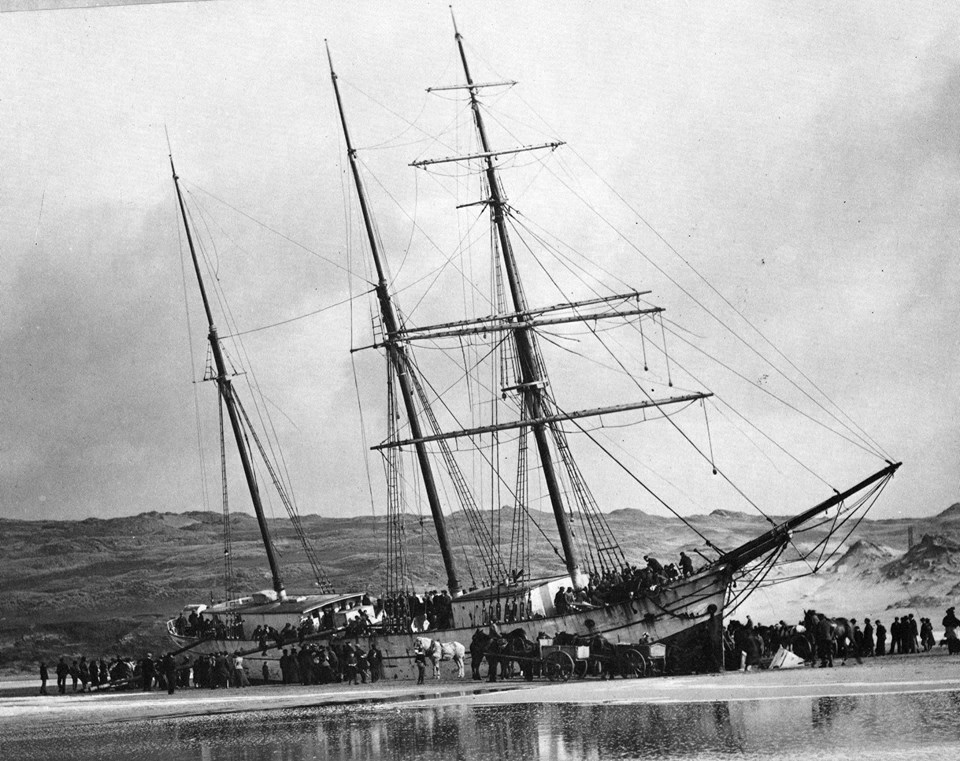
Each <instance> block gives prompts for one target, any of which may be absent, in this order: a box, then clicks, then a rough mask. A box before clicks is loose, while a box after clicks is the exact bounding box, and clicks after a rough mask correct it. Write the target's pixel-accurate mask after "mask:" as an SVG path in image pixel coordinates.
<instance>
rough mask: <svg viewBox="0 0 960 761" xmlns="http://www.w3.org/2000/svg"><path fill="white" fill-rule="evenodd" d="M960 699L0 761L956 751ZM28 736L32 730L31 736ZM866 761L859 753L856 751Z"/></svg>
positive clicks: (289, 734) (714, 708)
mask: <svg viewBox="0 0 960 761" xmlns="http://www.w3.org/2000/svg"><path fill="white" fill-rule="evenodd" d="M958 708H960V693H956V692H942V693H923V694H914V695H906V694H885V695H872V696H857V697H849V696H848V697H839V698H830V697H821V698H814V699H809V698H797V699H777V698H771V699H768V700H751V701H737V702H715V703H665V704H640V705H622V704H617V705H602V704H600V705H598V704H591V705H575V704H520V705H503V706H477V707H471V706H449V705H448V706H440V707H425V708H420V709H411V708H395V707H391V706H389V705H381V706H362V707H348V706H338V707H335V708H331V707H326V708H310V709H293V710H283V711H261V712H253V713H239V714H229V715H218V716H205V717H190V718H181V719H163V720H153V721H131V722H123V723H115V724H109V725H104V724H100V725H75V726H69V727H66V726H65V727H63V728H62V729H61V730H60V731H61V732H62V734H61V735H60V736H59V737H55V736H51V733H50V732H49V727H48V728H47V729H46V730H44V733H43V736H40V735H39V734H37V735H33V734H31V730H30V729H29V728H24V730H23V731H22V732H17V733H16V735H15V736H11V734H10V733H9V732H8V733H6V736H3V735H0V756H2V757H3V758H11V759H13V758H23V759H57V758H101V759H111V760H112V759H127V758H131V757H140V758H151V759H171V761H172V759H176V760H177V761H184V760H185V759H202V760H203V761H224V760H225V759H236V758H242V759H245V760H247V761H261V759H262V760H263V761H266V759H271V761H276V760H277V759H280V760H281V761H307V760H308V759H321V760H322V759H341V758H351V759H370V760H373V759H376V760H377V761H380V760H381V759H382V760H384V761H389V760H393V759H409V758H418V759H424V760H425V761H432V760H433V759H438V760H439V759H451V758H463V759H496V760H497V761H504V760H509V759H525V760H526V759H603V758H662V757H671V758H688V757H689V758H695V757H699V756H702V755H704V754H707V755H717V754H722V755H750V756H754V757H763V758H773V759H777V758H787V757H794V756H796V755H798V754H804V755H805V754H809V753H816V752H818V751H820V750H822V751H824V752H828V753H830V752H832V753H837V752H839V751H841V750H849V751H850V752H851V753H860V754H866V755H869V751H870V750H871V749H875V750H878V751H879V750H881V749H882V750H886V751H889V750H891V749H896V748H904V749H906V748H912V749H914V751H913V752H911V757H914V756H915V755H916V752H915V751H916V749H918V748H925V749H926V750H927V751H932V752H941V751H943V752H947V750H946V749H947V748H950V749H955V748H956V746H957V737H958V735H957V733H956V731H955V729H954V727H955V723H956V716H957V715H958ZM34 731H36V730H34ZM864 757H866V756H864Z"/></svg>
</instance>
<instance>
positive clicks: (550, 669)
mask: <svg viewBox="0 0 960 761" xmlns="http://www.w3.org/2000/svg"><path fill="white" fill-rule="evenodd" d="M641 647H642V646H634V645H613V644H609V645H608V646H606V647H592V646H591V645H582V644H571V645H567V644H564V645H557V644H554V643H553V640H540V665H541V671H542V673H543V674H545V675H546V677H547V678H548V679H549V680H550V681H551V682H566V681H567V680H568V679H570V677H572V676H576V677H579V678H583V677H585V676H588V675H591V676H602V677H604V678H605V677H608V676H609V677H610V678H613V677H615V676H622V677H642V676H647V675H648V674H649V673H650V670H649V669H650V662H651V661H650V658H649V657H644V655H643V653H642V652H641V651H640V649H639V648H641ZM659 647H663V646H662V645H660V646H659ZM665 651H666V649H665V648H664V653H665ZM654 657H657V656H656V655H655V656H654ZM660 672H661V673H662V668H661V669H660Z"/></svg>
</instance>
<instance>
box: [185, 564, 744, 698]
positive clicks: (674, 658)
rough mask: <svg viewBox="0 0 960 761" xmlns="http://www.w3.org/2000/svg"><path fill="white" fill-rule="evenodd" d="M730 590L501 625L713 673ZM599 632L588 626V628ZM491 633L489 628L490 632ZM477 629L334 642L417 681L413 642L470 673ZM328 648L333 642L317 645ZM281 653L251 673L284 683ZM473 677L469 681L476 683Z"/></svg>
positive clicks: (725, 577)
mask: <svg viewBox="0 0 960 761" xmlns="http://www.w3.org/2000/svg"><path fill="white" fill-rule="evenodd" d="M729 583H730V574H729V572H728V570H727V568H726V567H723V566H712V567H710V568H708V569H704V570H703V571H701V572H700V573H697V574H694V575H693V576H690V577H689V578H686V579H680V580H677V581H675V582H674V583H673V584H671V585H670V586H668V587H665V588H663V589H660V590H658V591H657V593H656V594H653V595H651V596H648V597H640V598H637V599H634V600H631V601H629V602H625V603H620V604H616V605H611V606H608V607H604V608H593V609H589V610H582V611H577V612H575V613H569V614H567V615H564V616H552V617H547V618H537V619H532V620H527V621H517V622H510V623H506V622H501V623H499V624H497V626H498V627H499V629H500V631H501V633H504V634H506V633H508V632H511V631H514V630H516V629H521V630H522V631H523V632H524V635H525V636H526V637H527V639H530V640H535V639H537V637H538V635H541V634H545V635H547V636H548V637H553V636H555V635H556V634H558V633H560V632H567V633H569V634H578V635H587V634H591V633H592V634H595V635H601V636H603V637H605V638H606V639H607V640H608V641H610V642H613V643H620V644H638V643H640V642H645V641H648V642H661V643H665V644H666V645H667V647H668V658H669V659H670V665H671V669H672V670H673V671H685V672H686V671H710V670H714V671H715V670H718V669H719V668H721V665H720V664H721V663H722V659H721V658H720V657H719V653H720V632H721V626H722V620H723V607H724V602H725V600H726V596H727V590H728V587H729ZM275 618H276V620H273V619H272V618H271V617H270V616H264V617H263V618H262V620H261V621H260V622H261V623H268V624H269V625H271V626H273V627H274V628H275V629H277V630H280V629H282V628H283V626H284V624H286V623H291V624H293V625H294V626H295V625H297V623H298V616H297V615H296V614H291V613H286V614H280V615H277V616H276V617H275ZM588 620H589V621H592V622H593V625H592V627H591V626H588V625H587V621H588ZM483 628H485V627H483ZM476 630H477V627H456V628H451V629H440V630H434V631H427V632H409V633H395V634H376V635H371V636H360V637H349V638H344V636H343V633H342V632H340V633H337V634H335V635H334V637H335V638H337V639H339V640H340V641H344V642H349V643H350V644H355V645H359V646H360V647H362V648H364V649H368V648H369V647H370V646H371V645H372V644H376V646H377V647H378V648H379V649H380V650H381V652H382V653H383V671H384V678H385V679H390V680H393V679H415V678H416V675H417V670H416V666H415V665H414V661H413V655H414V647H415V643H414V638H415V637H419V636H426V637H430V638H431V639H438V640H440V641H441V642H460V643H461V644H463V645H464V646H465V647H466V648H467V651H468V652H467V656H466V658H467V661H468V663H467V667H468V669H469V665H470V664H469V659H470V655H469V647H470V642H471V640H472V639H473V635H474V632H475V631H476ZM170 636H171V637H172V639H173V640H174V642H175V643H176V644H177V646H178V647H182V648H186V647H188V646H191V644H192V647H191V651H192V652H194V653H216V652H222V651H226V652H228V653H232V652H234V651H237V650H239V651H242V652H246V651H252V650H256V649H257V648H258V647H259V643H257V642H254V641H252V640H237V639H226V640H223V639H208V640H203V641H200V642H196V641H195V640H192V639H191V638H189V637H184V636H180V635H177V634H175V633H173V632H172V631H171V633H170ZM313 641H315V642H317V643H318V644H326V643H327V642H328V640H327V639H317V640H313ZM291 646H292V647H296V648H297V649H298V650H299V649H300V648H299V642H289V643H286V644H285V645H284V647H291ZM281 654H282V649H281V648H279V647H276V646H275V644H274V643H273V642H270V643H269V647H268V649H267V650H266V652H262V651H257V652H250V653H249V655H247V656H246V661H247V664H248V666H249V669H250V674H251V675H252V676H254V677H260V676H261V673H262V668H263V665H264V664H266V665H267V668H268V672H269V675H270V679H271V681H274V680H275V681H280V680H281V672H280V665H279V659H280V655H281ZM442 672H443V675H444V678H450V677H451V676H453V677H454V678H455V675H456V671H455V667H454V666H453V665H452V664H449V663H444V664H443V668H442ZM469 673H470V672H469V670H468V671H467V674H468V676H469Z"/></svg>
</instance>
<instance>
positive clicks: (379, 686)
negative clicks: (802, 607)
mask: <svg viewBox="0 0 960 761" xmlns="http://www.w3.org/2000/svg"><path fill="white" fill-rule="evenodd" d="M50 686H51V685H50V683H48V685H47V688H48V692H49V690H50ZM948 691H957V692H960V655H949V654H947V652H946V650H945V649H944V650H943V652H937V651H932V652H930V653H921V654H917V655H896V656H881V657H877V658H867V659H865V660H864V663H863V664H862V665H860V664H857V663H856V662H855V661H850V662H848V664H847V665H846V666H840V665H839V664H838V665H836V666H835V667H834V668H827V669H821V668H816V669H814V668H810V667H803V668H797V669H786V670H767V671H752V672H746V673H745V672H740V671H728V672H721V673H716V674H700V675H692V676H672V677H671V676H667V677H649V678H646V679H616V680H612V681H602V680H600V679H596V678H588V679H580V680H577V679H573V680H571V681H569V682H566V683H552V682H548V681H546V680H545V679H539V680H536V681H534V682H524V681H521V680H520V679H512V680H507V681H498V682H493V683H490V682H486V681H482V682H475V681H472V680H470V679H469V678H465V679H463V680H456V679H449V678H444V679H443V680H441V681H439V682H433V683H429V682H428V683H427V684H425V685H421V686H418V685H416V684H413V683H410V682H400V681H391V682H377V683H375V684H365V685H342V684H337V685H318V686H302V685H261V686H255V687H248V688H243V689H237V688H224V689H218V690H208V689H194V688H190V689H180V690H177V691H176V692H175V693H174V694H173V695H168V694H167V693H166V692H165V691H162V692H161V691H157V690H154V691H152V692H142V691H129V692H101V693H86V694H80V693H69V692H68V693H67V694H66V695H62V696H61V695H59V694H56V682H53V693H50V694H47V695H40V694H38V692H39V685H38V680H4V681H2V682H0V735H2V734H3V730H4V728H5V727H11V726H14V725H19V724H22V723H23V722H24V721H27V720H29V721H30V722H31V724H35V725H36V724H48V723H59V724H71V723H79V722H82V723H85V724H90V723H93V724H110V723H117V722H129V721H150V720H161V719H179V718H187V717H200V716H210V715H218V714H235V713H251V712H258V711H277V710H285V709H303V708H334V707H337V706H358V707H360V706H363V707H367V708H374V709H375V708H377V707H389V708H390V709H392V710H403V709H416V708H428V707H436V706H443V705H452V704H457V705H465V706H484V705H503V704H520V703H578V704H591V703H593V704H614V705H617V704H619V705H629V704H641V703H702V702H729V701H749V700H763V699H771V698H776V699H814V698H828V697H842V696H868V695H877V694H887V693H920V692H948Z"/></svg>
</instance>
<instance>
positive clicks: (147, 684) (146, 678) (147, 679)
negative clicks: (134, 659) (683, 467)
mask: <svg viewBox="0 0 960 761" xmlns="http://www.w3.org/2000/svg"><path fill="white" fill-rule="evenodd" d="M153 674H154V668H153V653H147V654H146V655H145V656H144V658H143V660H141V661H140V676H141V677H143V691H144V692H150V689H151V688H152V687H153Z"/></svg>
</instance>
